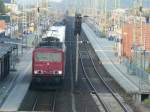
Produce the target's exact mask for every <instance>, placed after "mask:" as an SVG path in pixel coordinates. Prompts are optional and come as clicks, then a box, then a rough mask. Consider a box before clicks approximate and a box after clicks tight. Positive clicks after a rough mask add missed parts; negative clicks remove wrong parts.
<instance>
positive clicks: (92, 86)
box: [79, 52, 111, 112]
mask: <svg viewBox="0 0 150 112" xmlns="http://www.w3.org/2000/svg"><path fill="white" fill-rule="evenodd" d="M79 56H80V61H81V65H82V69H83V72H84V76H85V77H86V80H87V82H88V83H89V85H90V86H91V88H92V89H93V91H94V92H95V95H96V97H97V98H98V100H99V102H100V103H101V104H102V106H103V108H104V110H105V111H106V112H111V111H110V110H109V108H108V107H107V105H106V104H105V102H104V100H103V99H102V98H101V97H100V95H98V92H97V90H96V88H95V87H94V85H93V84H92V82H91V81H90V78H89V76H88V75H87V72H86V70H85V67H84V64H83V59H82V56H81V53H80V52H79Z"/></svg>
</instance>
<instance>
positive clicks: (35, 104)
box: [32, 97, 38, 111]
mask: <svg viewBox="0 0 150 112" xmlns="http://www.w3.org/2000/svg"><path fill="white" fill-rule="evenodd" d="M37 102H38V97H36V98H35V102H34V104H33V107H32V111H35V109H36V107H37Z"/></svg>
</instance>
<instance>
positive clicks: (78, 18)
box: [74, 13, 82, 36]
mask: <svg viewBox="0 0 150 112" xmlns="http://www.w3.org/2000/svg"><path fill="white" fill-rule="evenodd" d="M81 25H82V16H81V14H78V13H76V15H75V29H74V34H75V36H77V34H79V35H80V33H81Z"/></svg>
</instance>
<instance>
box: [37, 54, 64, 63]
mask: <svg viewBox="0 0 150 112" xmlns="http://www.w3.org/2000/svg"><path fill="white" fill-rule="evenodd" d="M36 61H49V62H61V61H62V60H61V53H38V54H36Z"/></svg>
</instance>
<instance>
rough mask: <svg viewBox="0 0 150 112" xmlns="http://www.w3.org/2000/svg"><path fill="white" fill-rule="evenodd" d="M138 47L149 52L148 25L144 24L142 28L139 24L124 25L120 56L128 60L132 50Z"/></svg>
mask: <svg viewBox="0 0 150 112" xmlns="http://www.w3.org/2000/svg"><path fill="white" fill-rule="evenodd" d="M141 35H142V37H141ZM140 47H144V50H146V51H150V24H149V23H144V24H142V27H141V26H140V24H138V25H135V24H132V23H126V24H124V26H123V27H122V55H123V56H126V57H128V58H130V57H131V56H132V50H133V49H135V48H136V49H139V48H140Z"/></svg>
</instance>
